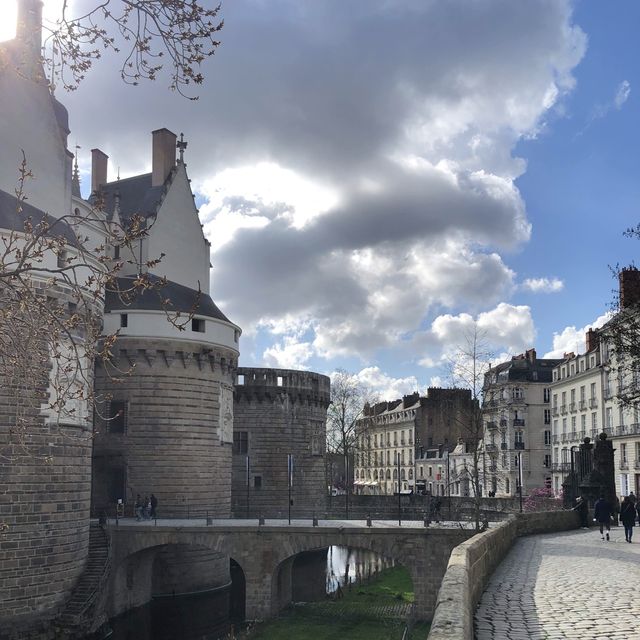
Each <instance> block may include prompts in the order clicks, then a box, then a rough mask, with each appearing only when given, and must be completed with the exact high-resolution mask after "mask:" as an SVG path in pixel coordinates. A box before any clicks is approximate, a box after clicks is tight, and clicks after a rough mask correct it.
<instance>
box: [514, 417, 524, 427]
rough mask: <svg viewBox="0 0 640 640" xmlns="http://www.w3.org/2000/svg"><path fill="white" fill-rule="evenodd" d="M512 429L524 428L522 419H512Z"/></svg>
mask: <svg viewBox="0 0 640 640" xmlns="http://www.w3.org/2000/svg"><path fill="white" fill-rule="evenodd" d="M513 426H514V427H524V418H514V419H513Z"/></svg>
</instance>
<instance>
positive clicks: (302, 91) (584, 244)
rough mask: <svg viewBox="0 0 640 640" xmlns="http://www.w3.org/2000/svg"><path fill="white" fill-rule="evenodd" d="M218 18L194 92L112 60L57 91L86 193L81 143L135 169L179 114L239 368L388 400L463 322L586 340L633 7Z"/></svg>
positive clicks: (619, 152)
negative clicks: (351, 385)
mask: <svg viewBox="0 0 640 640" xmlns="http://www.w3.org/2000/svg"><path fill="white" fill-rule="evenodd" d="M88 2H89V0H76V2H75V4H76V5H77V6H80V7H81V6H82V5H86V4H87V3H88ZM5 3H6V4H5ZM10 4H11V1H10V0H0V5H1V6H2V7H3V10H4V11H5V12H7V11H8V9H7V7H9V6H10ZM60 4H61V0H47V2H46V5H45V8H46V11H47V15H48V16H50V17H53V16H55V13H56V10H57V9H59V6H60ZM211 4H213V3H211ZM6 15H8V14H7V13H5V16H4V17H6ZM222 16H223V18H224V20H225V27H224V29H223V31H222V32H221V33H220V40H221V41H222V44H221V46H220V48H219V49H218V52H217V53H216V55H215V56H214V57H213V58H212V59H210V60H208V61H207V62H206V64H205V65H204V73H205V76H206V81H205V85H204V86H203V87H202V88H201V89H200V91H199V94H200V96H199V100H198V101H188V100H185V99H184V98H182V97H180V96H179V95H177V94H175V93H172V92H170V91H169V90H168V88H167V87H168V84H169V79H168V77H166V76H162V75H161V76H160V78H159V79H158V80H157V81H156V82H154V83H146V84H143V85H141V86H138V87H131V86H127V85H124V84H123V83H122V82H121V80H120V78H119V75H118V73H117V70H118V68H117V66H116V63H115V61H114V60H113V59H112V58H111V57H110V56H109V55H106V56H104V57H103V59H102V60H101V61H100V63H99V64H98V65H97V66H96V67H95V68H94V70H93V71H92V72H91V73H90V74H89V75H88V77H87V79H86V80H85V81H84V82H83V83H82V84H81V86H80V88H79V89H78V90H77V91H75V92H73V93H70V94H67V93H64V92H63V91H61V90H58V91H57V94H56V96H57V97H58V99H60V100H61V101H63V102H64V103H65V105H66V106H67V107H68V109H69V112H70V123H71V124H70V126H71V129H72V133H71V137H70V145H75V144H76V143H77V144H78V145H80V147H81V150H80V152H79V160H80V168H81V176H82V181H83V188H84V189H85V191H86V190H87V188H88V185H89V183H90V177H89V167H90V157H89V150H90V149H91V148H94V147H99V148H100V149H102V150H103V151H104V152H105V153H107V154H108V155H109V156H110V176H111V177H112V178H113V177H115V175H116V173H117V172H118V171H119V173H120V176H121V177H126V176H128V175H135V174H138V173H142V172H145V171H148V170H149V169H150V145H151V137H150V132H151V131H152V130H154V129H157V128H160V127H167V128H169V129H171V130H173V131H175V132H176V133H180V132H184V134H185V138H186V139H187V140H188V142H189V146H188V149H187V151H186V154H185V161H186V162H187V167H188V172H189V175H190V177H191V179H192V187H193V189H194V191H195V193H196V202H197V204H198V206H199V208H200V216H201V221H202V222H203V224H204V231H205V233H206V235H207V237H208V238H209V240H210V241H211V243H212V256H211V261H212V264H213V271H212V291H211V294H212V297H213V299H214V300H215V301H216V303H217V304H218V306H219V307H220V308H221V309H222V310H223V311H224V312H225V314H226V315H227V316H228V317H229V318H230V319H231V320H232V321H233V322H235V323H237V324H238V325H239V326H240V327H241V328H242V329H243V335H242V338H241V344H240V349H241V355H240V364H241V366H272V367H283V368H300V369H310V370H313V371H318V372H321V373H331V372H332V371H335V370H336V369H338V368H342V369H345V370H347V371H349V372H352V373H354V374H356V375H358V377H359V378H360V379H361V380H362V381H363V382H364V383H365V384H367V385H368V386H370V387H372V389H374V391H376V392H377V393H378V394H379V396H380V397H385V398H395V397H399V396H400V395H402V394H404V393H410V392H413V391H415V390H419V391H421V392H424V391H426V388H427V387H428V386H438V385H443V386H446V385H447V383H448V379H447V367H446V366H445V363H446V362H448V359H449V356H450V354H451V353H453V352H455V351H456V349H457V347H459V346H460V345H461V344H462V343H463V342H464V339H465V335H466V334H468V332H469V331H470V329H471V328H472V327H473V326H474V324H476V325H477V326H478V327H479V329H480V331H481V332H483V334H484V335H485V336H486V341H487V342H489V343H490V346H491V349H492V351H493V352H494V354H495V358H496V360H497V361H498V360H501V359H504V358H508V357H509V356H510V355H514V354H518V353H521V352H523V351H524V350H525V349H528V348H532V347H535V348H536V350H537V353H538V356H547V357H561V356H562V354H563V353H565V352H568V351H576V352H580V351H583V350H584V333H585V331H586V329H587V328H588V327H596V326H599V325H600V324H602V323H603V322H604V319H605V317H606V313H607V311H608V309H609V305H610V304H611V302H612V299H613V290H614V289H615V287H616V282H615V279H614V278H613V277H612V274H611V267H614V266H615V265H616V264H620V265H625V264H629V263H631V262H632V261H633V260H634V258H635V255H636V252H637V247H638V245H637V242H638V241H637V240H633V239H628V238H625V237H623V231H624V230H625V229H626V228H628V227H629V226H632V225H635V224H637V223H638V222H639V220H638V215H637V203H638V202H639V201H640V181H638V180H637V179H636V177H637V175H638V170H639V166H638V164H639V163H638V154H637V152H636V150H637V149H638V148H640V144H639V143H640V140H638V138H639V137H640V128H639V127H638V126H637V120H638V110H639V105H640V101H639V100H638V94H639V93H640V91H639V90H638V88H639V87H640V78H639V77H638V76H639V73H640V72H639V67H638V65H637V60H638V54H639V53H640V51H639V49H640V41H639V40H638V38H637V35H636V28H637V25H638V24H640V20H639V19H640V5H639V3H637V2H636V1H635V0H611V1H610V2H594V1H593V0H582V1H578V0H576V1H570V0H526V2H524V1H516V2H514V1H513V0H446V1H443V0H415V1H414V0H348V1H345V0H324V1H323V2H317V0H268V1H267V0H234V1H233V2H232V1H230V0H229V1H227V2H225V3H223V7H222ZM2 17H3V16H2V15H1V14H0V24H2V20H1V18H2Z"/></svg>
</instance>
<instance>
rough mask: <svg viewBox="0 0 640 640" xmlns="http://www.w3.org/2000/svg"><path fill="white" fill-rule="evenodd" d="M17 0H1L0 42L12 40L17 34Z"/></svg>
mask: <svg viewBox="0 0 640 640" xmlns="http://www.w3.org/2000/svg"><path fill="white" fill-rule="evenodd" d="M16 21H17V4H16V0H0V42H3V41H5V40H11V39H12V38H14V37H15V35H16Z"/></svg>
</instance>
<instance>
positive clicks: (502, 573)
mask: <svg viewBox="0 0 640 640" xmlns="http://www.w3.org/2000/svg"><path fill="white" fill-rule="evenodd" d="M634 534H635V536H634V538H635V539H634V542H633V543H632V544H628V543H627V542H626V541H625V539H624V529H623V528H622V527H612V531H611V541H610V542H606V541H602V540H601V539H600V533H599V531H597V530H596V529H595V528H594V527H592V528H591V529H589V530H588V531H584V530H580V531H571V532H565V533H555V534H547V535H539V536H528V537H525V538H520V539H518V540H517V541H516V543H515V545H514V546H513V548H512V549H511V551H510V552H509V554H508V555H507V557H506V558H505V559H504V560H503V561H502V563H501V564H500V566H499V567H498V568H497V570H496V571H495V573H494V574H493V576H492V577H491V580H490V582H489V584H488V585H487V589H486V590H485V592H484V594H483V596H482V600H481V601H480V604H479V606H478V609H477V611H476V617H475V625H476V640H488V639H490V638H491V639H493V640H520V639H522V640H524V639H527V640H556V639H560V638H580V639H581V640H605V639H609V638H611V639H615V640H631V639H632V638H638V637H640V590H639V587H638V585H639V584H640V529H639V528H638V527H635V528H634Z"/></svg>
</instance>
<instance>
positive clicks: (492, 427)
mask: <svg viewBox="0 0 640 640" xmlns="http://www.w3.org/2000/svg"><path fill="white" fill-rule="evenodd" d="M497 428H498V423H497V422H493V421H491V422H487V429H489V431H494V430H495V429H497Z"/></svg>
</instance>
